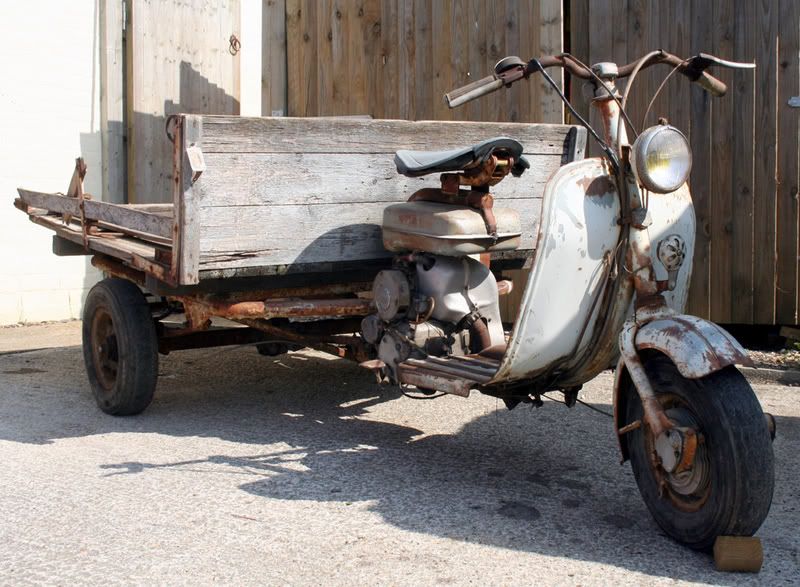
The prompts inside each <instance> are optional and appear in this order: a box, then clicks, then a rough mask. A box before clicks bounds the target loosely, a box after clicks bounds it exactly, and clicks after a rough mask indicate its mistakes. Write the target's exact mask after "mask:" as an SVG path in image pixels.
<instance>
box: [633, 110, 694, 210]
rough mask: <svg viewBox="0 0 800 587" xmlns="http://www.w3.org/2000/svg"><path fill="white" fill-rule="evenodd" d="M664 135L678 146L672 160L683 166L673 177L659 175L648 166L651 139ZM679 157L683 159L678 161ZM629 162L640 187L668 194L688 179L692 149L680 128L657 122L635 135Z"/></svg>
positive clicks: (690, 169)
mask: <svg viewBox="0 0 800 587" xmlns="http://www.w3.org/2000/svg"><path fill="white" fill-rule="evenodd" d="M665 136H666V137H668V140H669V139H671V140H674V141H675V143H674V146H675V147H677V148H678V153H677V156H676V157H675V158H673V160H674V161H676V162H677V163H679V164H680V165H682V166H683V168H684V169H683V170H679V171H681V173H679V174H678V175H676V176H675V177H673V178H669V177H659V176H658V173H656V170H653V169H651V168H650V167H648V164H649V161H650V159H651V158H650V156H649V155H650V153H651V148H652V145H653V141H654V140H655V139H656V138H657V137H658V138H662V139H663V138H664V137H665ZM681 151H682V152H681ZM681 157H682V158H683V161H678V159H679V158H681ZM631 164H632V165H631V166H632V168H633V171H634V173H635V174H636V179H637V180H638V182H639V184H640V185H641V186H642V187H644V188H645V189H646V190H648V191H651V192H655V193H657V194H668V193H671V192H674V191H675V190H677V189H678V188H680V187H681V186H682V185H683V184H684V183H686V181H687V180H688V179H689V174H690V173H691V171H692V149H691V147H690V146H689V140H688V139H687V138H686V135H684V134H683V133H682V132H681V131H680V130H678V129H677V128H675V127H674V126H672V125H670V124H659V125H656V126H651V127H650V128H648V129H646V130H644V131H642V133H641V134H640V135H639V136H638V137H636V140H635V141H634V143H633V147H632V149H631Z"/></svg>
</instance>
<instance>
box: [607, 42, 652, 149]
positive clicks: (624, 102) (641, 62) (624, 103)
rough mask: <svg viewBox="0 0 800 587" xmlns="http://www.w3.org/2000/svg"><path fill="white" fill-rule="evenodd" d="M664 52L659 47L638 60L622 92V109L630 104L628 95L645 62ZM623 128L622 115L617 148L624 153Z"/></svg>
mask: <svg viewBox="0 0 800 587" xmlns="http://www.w3.org/2000/svg"><path fill="white" fill-rule="evenodd" d="M662 53H663V52H662V51H661V50H660V49H659V50H658V51H650V53H648V54H647V55H645V56H644V57H642V58H641V59H639V61H637V62H636V65H635V66H634V67H633V71H632V72H631V74H630V75H629V76H628V83H627V84H625V93H623V94H622V105H621V106H620V108H622V111H623V112H624V111H625V107H626V106H627V105H628V96H630V93H631V88H632V87H633V82H634V80H635V79H636V75H637V74H638V73H639V71H640V70H641V69H642V68H643V67H644V66H645V64H646V63H647V62H648V61H650V59H652V58H653V57H657V56H659V55H661V54H662ZM621 129H622V118H621V117H620V119H619V121H618V122H617V150H618V151H619V152H620V155H621V154H622V145H621V144H620V142H619V139H620V130H621Z"/></svg>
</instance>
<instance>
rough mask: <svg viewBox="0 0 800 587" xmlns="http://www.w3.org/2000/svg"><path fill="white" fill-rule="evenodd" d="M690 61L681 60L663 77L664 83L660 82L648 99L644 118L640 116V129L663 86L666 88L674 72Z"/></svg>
mask: <svg viewBox="0 0 800 587" xmlns="http://www.w3.org/2000/svg"><path fill="white" fill-rule="evenodd" d="M692 59H693V58H692V57H689V58H687V59H684V60H683V61H681V62H680V63H679V64H678V65H676V66H675V67H673V68H672V71H670V72H669V73H668V74H667V77H665V78H664V81H662V82H661V85H660V86H658V89H657V90H656V93H655V94H653V97H652V98H650V103H649V104H648V105H647V110H645V111H644V116H642V128H644V125H645V123H646V122H647V115H648V114H650V109H651V108H652V107H653V104H654V103H655V101H656V98H658V95H659V94H660V93H661V90H663V89H664V86H666V85H667V82H668V81H669V79H670V78H671V77H672V76H673V75H674V74H675V73H676V72H677V71H678V70H679V69H680V68H681V67H683V66H684V65H686V64H687V63H689V62H690V61H691V60H692Z"/></svg>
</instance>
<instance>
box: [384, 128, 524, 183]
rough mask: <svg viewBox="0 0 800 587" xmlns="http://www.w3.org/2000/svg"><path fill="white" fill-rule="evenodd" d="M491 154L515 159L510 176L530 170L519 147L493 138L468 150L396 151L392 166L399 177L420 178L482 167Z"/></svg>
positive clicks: (510, 142) (501, 138) (499, 138)
mask: <svg viewBox="0 0 800 587" xmlns="http://www.w3.org/2000/svg"><path fill="white" fill-rule="evenodd" d="M494 151H504V152H506V153H508V155H510V156H511V157H513V158H514V161H515V164H514V169H513V171H512V173H513V174H514V175H516V176H519V175H521V174H522V172H523V171H525V170H526V169H528V168H529V167H530V164H529V163H528V162H527V161H526V160H525V158H524V157H523V156H522V144H521V143H520V142H519V141H515V140H514V139H509V138H508V137H495V138H493V139H489V140H488V141H483V142H482V143H478V144H477V145H472V146H471V147H464V148H463V149H453V150H451V151H405V150H403V151H397V152H396V153H395V155H394V162H395V165H397V172H398V173H400V174H402V175H406V176H408V177H419V176H420V175H428V174H429V173H444V172H447V171H461V170H462V169H465V168H467V167H469V166H471V165H473V164H480V163H483V162H484V161H486V159H488V158H489V156H490V155H491V154H492V153H493V152H494Z"/></svg>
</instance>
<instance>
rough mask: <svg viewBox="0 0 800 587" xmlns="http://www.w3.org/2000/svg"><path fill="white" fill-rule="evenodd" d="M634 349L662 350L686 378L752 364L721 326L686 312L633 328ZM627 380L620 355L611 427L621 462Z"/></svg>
mask: <svg viewBox="0 0 800 587" xmlns="http://www.w3.org/2000/svg"><path fill="white" fill-rule="evenodd" d="M636 350H637V351H643V350H655V351H658V352H660V353H663V354H665V355H666V356H667V357H669V359H670V360H671V361H672V362H673V363H674V364H675V366H676V367H677V369H678V372H679V373H680V374H681V375H682V376H684V377H686V378H687V379H699V378H700V377H705V376H706V375H711V374H712V373H715V372H717V371H720V370H722V369H724V368H725V367H728V366H729V365H745V366H748V367H751V366H752V365H753V361H752V360H751V359H750V357H749V356H748V355H747V351H745V350H744V348H742V346H741V345H740V344H739V343H738V341H737V340H736V339H735V338H733V336H731V335H730V334H728V332H726V331H725V330H724V329H723V328H721V327H719V326H717V325H716V324H714V323H713V322H709V321H707V320H703V319H702V318H697V317H696V316H689V315H687V314H676V315H673V316H667V317H664V318H658V319H656V320H653V321H652V322H648V323H646V324H644V325H643V326H641V327H640V328H639V330H638V331H637V332H636ZM629 381H630V376H629V375H628V370H627V368H626V367H625V363H624V361H623V360H622V359H620V361H619V363H618V364H617V370H616V374H615V380H614V430H615V431H617V440H618V441H619V446H620V452H621V453H622V460H623V462H624V461H626V460H627V459H628V450H627V447H626V444H625V443H624V442H622V437H621V436H619V429H620V428H621V427H622V426H624V425H625V424H627V423H628V422H625V421H624V419H625V412H626V411H627V410H626V408H627V405H626V402H627V400H626V398H625V396H624V395H623V394H622V389H623V387H624V386H625V384H626V383H627V382H629Z"/></svg>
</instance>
